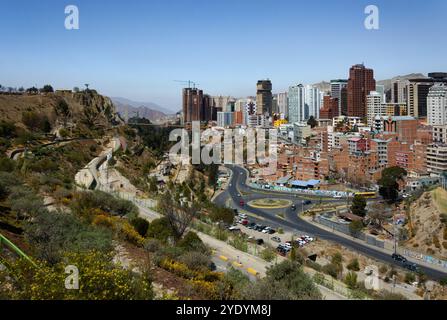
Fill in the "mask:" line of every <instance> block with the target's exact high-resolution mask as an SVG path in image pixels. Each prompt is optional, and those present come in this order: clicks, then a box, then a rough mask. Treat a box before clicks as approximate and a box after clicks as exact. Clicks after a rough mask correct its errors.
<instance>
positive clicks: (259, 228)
mask: <svg viewBox="0 0 447 320" xmlns="http://www.w3.org/2000/svg"><path fill="white" fill-rule="evenodd" d="M264 229H265V226H263V225H260V224H257V225H256V227H255V230H256V231H262V230H264Z"/></svg>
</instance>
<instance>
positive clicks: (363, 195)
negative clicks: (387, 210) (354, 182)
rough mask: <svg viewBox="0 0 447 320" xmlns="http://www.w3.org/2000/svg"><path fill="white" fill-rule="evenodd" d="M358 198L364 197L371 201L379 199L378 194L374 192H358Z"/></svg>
mask: <svg viewBox="0 0 447 320" xmlns="http://www.w3.org/2000/svg"><path fill="white" fill-rule="evenodd" d="M355 195H356V196H362V197H363V198H366V199H371V198H375V197H377V193H376V192H374V191H369V192H356V193H355Z"/></svg>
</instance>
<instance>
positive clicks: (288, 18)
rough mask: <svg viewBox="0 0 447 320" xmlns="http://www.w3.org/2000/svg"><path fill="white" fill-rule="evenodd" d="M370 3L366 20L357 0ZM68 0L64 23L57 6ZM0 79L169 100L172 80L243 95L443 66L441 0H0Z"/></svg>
mask: <svg viewBox="0 0 447 320" xmlns="http://www.w3.org/2000/svg"><path fill="white" fill-rule="evenodd" d="M370 4H373V5H376V6H377V7H378V9H379V29H378V30H367V29H366V28H365V27H364V20H365V18H366V17H367V14H365V12H364V10H365V7H366V6H367V5H370ZM67 5H76V6H77V7H78V9H79V30H66V29H65V26H64V23H65V18H66V16H67V15H66V14H65V12H64V11H65V7H66V6H67ZM0 8H1V10H0V30H1V34H2V36H1V40H0V84H2V85H4V86H13V87H16V86H17V87H19V86H24V87H30V86H33V85H36V86H38V87H41V86H43V85H44V84H46V83H49V84H52V85H53V86H54V87H55V88H68V89H71V88H73V87H74V86H78V87H82V86H83V84H85V83H89V84H90V87H91V88H95V89H97V90H98V91H99V92H100V93H102V94H105V95H108V96H119V97H125V98H128V99H131V100H136V101H147V102H149V101H150V102H154V103H157V104H159V105H161V106H163V107H165V108H168V109H171V110H174V111H176V110H179V109H180V106H181V88H182V85H181V83H178V82H174V80H192V81H195V82H196V83H198V84H199V85H198V86H199V87H200V88H201V89H203V90H204V92H205V93H209V94H211V95H220V94H221V95H232V96H235V97H244V96H248V95H254V94H255V93H256V82H257V80H259V79H267V78H269V79H270V80H271V81H272V83H273V91H274V92H281V91H285V90H287V88H288V87H289V86H290V85H294V84H297V83H305V84H311V83H316V82H320V81H322V80H326V81H328V80H330V79H337V78H347V76H348V71H349V67H350V66H351V65H353V64H357V63H362V62H363V63H364V64H365V65H366V66H367V67H370V68H373V69H374V71H375V78H376V79H377V80H380V79H386V78H391V77H393V76H397V75H403V74H408V73H412V72H421V73H428V72H431V71H447V62H446V52H447V41H446V35H447V32H446V31H447V24H446V23H445V16H446V12H447V1H445V0H424V1H421V0H368V1H364V0H306V1H302V0H220V1H217V0H194V1H187V0H181V1H180V0H127V1H121V0H120V1H118V0H88V1H87V0H82V1H81V0H78V1H77V0H39V1H37V0H36V1H31V0H29V1H23V0H22V1H20V0H15V1H7V0H0Z"/></svg>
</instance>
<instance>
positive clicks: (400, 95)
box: [391, 79, 409, 103]
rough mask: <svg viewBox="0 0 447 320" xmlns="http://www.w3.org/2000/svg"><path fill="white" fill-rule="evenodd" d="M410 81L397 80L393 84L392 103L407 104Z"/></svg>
mask: <svg viewBox="0 0 447 320" xmlns="http://www.w3.org/2000/svg"><path fill="white" fill-rule="evenodd" d="M408 83H409V81H408V80H405V79H396V80H394V81H393V82H392V83H391V102H392V103H407V99H408V95H407V90H408Z"/></svg>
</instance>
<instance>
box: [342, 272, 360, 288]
mask: <svg viewBox="0 0 447 320" xmlns="http://www.w3.org/2000/svg"><path fill="white" fill-rule="evenodd" d="M344 282H345V284H346V285H347V286H348V288H349V289H351V290H354V289H356V288H357V274H356V273H355V272H352V271H351V272H349V273H348V274H347V275H346V277H345V281H344Z"/></svg>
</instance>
